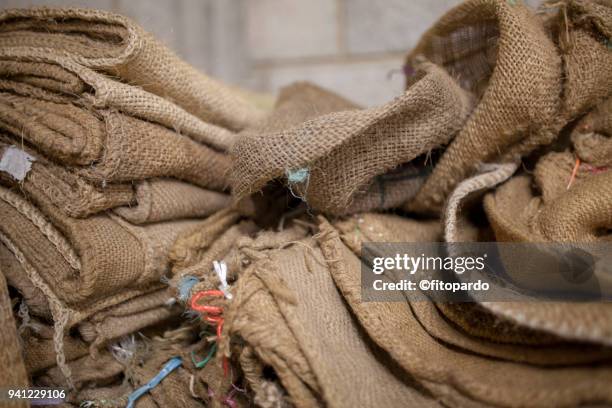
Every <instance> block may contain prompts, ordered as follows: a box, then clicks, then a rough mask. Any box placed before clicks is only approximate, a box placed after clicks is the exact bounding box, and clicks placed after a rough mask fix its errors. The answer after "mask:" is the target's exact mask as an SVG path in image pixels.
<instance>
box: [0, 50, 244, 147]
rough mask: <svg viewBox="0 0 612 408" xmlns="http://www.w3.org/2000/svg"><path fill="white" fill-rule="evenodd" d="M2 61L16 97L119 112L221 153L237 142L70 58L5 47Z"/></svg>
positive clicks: (5, 86)
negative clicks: (178, 134)
mask: <svg viewBox="0 0 612 408" xmlns="http://www.w3.org/2000/svg"><path fill="white" fill-rule="evenodd" d="M47 50H48V49H47ZM0 61H2V62H1V63H0V70H5V71H0V74H1V76H3V77H6V78H7V79H2V80H0V89H2V90H4V91H6V92H10V93H11V94H14V95H20V96H22V97H30V98H35V99H38V100H41V101H48V102H54V103H60V104H64V103H70V102H72V103H74V104H76V105H78V106H82V107H85V108H88V109H91V108H95V109H110V110H119V111H121V112H123V113H125V114H126V115H129V116H133V117H136V118H140V119H143V120H146V121H150V122H155V123H158V124H160V125H163V126H165V127H167V128H169V129H172V130H175V131H179V132H180V133H182V134H185V135H186V136H189V137H190V138H192V139H193V140H194V141H196V142H200V143H202V144H205V145H207V146H210V147H213V148H215V149H218V150H227V149H228V148H229V147H230V146H231V145H232V144H233V142H234V140H235V133H233V132H232V131H229V130H227V129H225V128H222V127H219V126H216V125H213V124H210V123H207V122H205V121H203V120H202V119H199V118H198V117H196V116H194V115H192V114H190V113H189V112H187V111H185V110H184V109H183V108H181V107H180V106H177V105H176V104H175V103H174V102H172V101H171V100H168V99H164V97H163V96H157V95H154V94H151V93H149V92H147V91H145V90H143V89H142V88H140V87H137V86H132V85H129V84H125V83H122V82H118V81H116V80H113V79H111V78H109V77H107V76H105V75H102V74H100V73H97V72H95V71H93V70H91V69H89V68H87V67H84V66H82V65H80V64H79V63H77V62H75V61H74V60H73V59H71V58H70V57H69V56H66V55H57V54H55V53H50V52H46V51H45V49H37V48H24V47H16V48H0ZM164 95H165V94H164Z"/></svg>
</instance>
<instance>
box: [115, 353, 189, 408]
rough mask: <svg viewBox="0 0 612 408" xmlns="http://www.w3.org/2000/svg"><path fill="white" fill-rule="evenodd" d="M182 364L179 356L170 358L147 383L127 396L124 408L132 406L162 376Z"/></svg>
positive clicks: (153, 386)
mask: <svg viewBox="0 0 612 408" xmlns="http://www.w3.org/2000/svg"><path fill="white" fill-rule="evenodd" d="M181 364H182V360H181V358H180V357H173V358H171V359H170V360H169V361H168V362H167V363H166V365H164V366H163V367H162V369H161V370H160V372H159V373H157V375H156V376H155V377H153V378H152V379H151V380H150V381H149V382H148V383H146V384H145V385H143V386H142V387H140V388H138V389H137V390H135V391H134V392H133V393H131V394H130V395H129V397H128V403H127V405H126V406H125V408H133V407H134V404H135V403H136V401H137V400H138V399H139V398H140V397H142V396H143V395H144V394H146V393H147V392H149V391H151V390H152V389H153V388H155V387H157V386H158V385H159V383H160V382H162V380H163V379H164V378H166V377H167V376H168V375H169V374H170V373H171V372H173V371H174V370H176V369H177V368H179V367H180V366H181Z"/></svg>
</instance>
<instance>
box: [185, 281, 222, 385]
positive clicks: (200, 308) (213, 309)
mask: <svg viewBox="0 0 612 408" xmlns="http://www.w3.org/2000/svg"><path fill="white" fill-rule="evenodd" d="M206 297H213V298H219V297H225V293H223V292H222V291H220V290H203V291H200V292H197V293H196V294H194V295H193V296H192V298H191V302H190V306H191V309H193V310H195V311H197V312H200V313H204V314H205V315H204V320H205V321H206V322H208V323H210V324H211V325H213V326H216V332H217V343H219V342H220V341H221V333H222V332H223V322H224V319H223V316H222V315H223V308H222V307H220V306H210V305H201V304H199V303H198V302H199V301H200V300H201V299H203V298H206ZM223 372H224V374H225V376H227V375H228V372H229V363H228V361H227V358H226V357H225V356H223Z"/></svg>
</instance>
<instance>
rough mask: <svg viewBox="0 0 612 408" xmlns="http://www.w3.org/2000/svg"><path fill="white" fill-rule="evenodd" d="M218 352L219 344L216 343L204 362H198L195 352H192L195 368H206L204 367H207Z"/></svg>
mask: <svg viewBox="0 0 612 408" xmlns="http://www.w3.org/2000/svg"><path fill="white" fill-rule="evenodd" d="M216 350H217V343H214V344H213V346H212V347H211V348H210V350H209V351H208V355H207V356H206V357H205V358H204V360H201V361H196V359H195V358H196V355H195V351H192V352H191V361H192V362H193V365H194V366H195V368H204V366H206V364H208V362H209V361H210V359H211V358H212V357H213V356H214V355H215V351H216Z"/></svg>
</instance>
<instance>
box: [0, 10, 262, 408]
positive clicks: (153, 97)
mask: <svg viewBox="0 0 612 408" xmlns="http://www.w3.org/2000/svg"><path fill="white" fill-rule="evenodd" d="M0 88H1V89H0V157H1V162H0V170H1V171H0V241H1V243H0V270H2V273H3V276H4V278H5V279H6V281H7V283H8V286H9V287H11V288H12V289H11V290H12V292H11V295H12V296H11V299H12V300H13V303H14V304H12V305H11V306H12V307H13V309H14V310H15V311H17V316H16V317H15V318H16V323H17V326H18V327H19V330H18V333H19V338H20V343H21V347H17V348H16V347H15V344H14V342H13V344H12V345H11V347H9V349H8V351H7V350H5V351H7V352H8V353H9V354H12V356H11V359H15V358H16V357H17V356H19V355H23V357H24V361H25V370H26V371H27V373H28V374H29V377H30V381H31V384H36V385H45V386H61V387H65V388H66V389H70V390H71V393H70V398H69V401H70V402H73V403H78V402H80V401H82V400H97V399H104V400H107V401H114V402H113V404H115V405H118V406H124V405H125V404H126V396H127V395H129V394H130V392H131V391H133V389H134V388H137V387H138V386H141V385H142V384H144V383H146V382H148V381H149V380H150V379H151V378H152V377H153V376H154V375H155V374H156V373H157V372H158V371H159V370H160V368H161V366H162V365H163V364H164V363H165V362H166V360H168V359H170V358H171V357H172V356H173V355H174V354H173V353H176V351H175V348H176V347H175V346H176V345H173V346H172V347H169V348H168V347H167V348H168V351H166V352H164V348H163V347H159V346H155V344H156V343H155V340H153V345H150V344H148V343H147V348H148V350H147V352H146V353H145V352H143V351H138V350H140V349H142V347H140V346H142V344H140V343H142V342H139V340H142V338H140V337H139V336H138V335H136V337H128V338H125V337H124V336H125V335H132V336H134V335H135V334H136V333H138V332H141V331H144V332H145V334H146V335H147V336H148V337H155V336H161V337H160V338H162V339H164V340H163V341H162V343H163V344H165V343H168V341H169V340H168V339H167V338H166V337H168V336H169V337H170V338H171V339H174V338H175V337H176V336H174V335H173V334H172V332H170V334H168V335H167V336H166V337H164V335H163V333H164V331H165V330H166V329H168V330H177V328H178V326H179V324H180V322H181V321H182V320H183V319H181V318H180V317H179V316H180V315H181V313H182V312H183V308H182V307H179V306H178V305H177V304H175V303H173V302H172V299H170V298H169V296H168V294H167V278H168V276H167V275H168V274H169V273H170V258H169V253H170V250H171V247H172V245H173V243H174V241H175V240H176V238H177V237H179V236H181V234H190V233H191V232H190V231H191V230H192V229H194V228H198V226H199V222H200V221H201V220H202V219H205V218H206V217H207V216H209V215H211V214H214V213H217V212H218V211H220V210H223V209H225V208H226V207H228V206H229V205H230V202H231V198H230V196H229V182H228V175H229V170H230V163H231V160H230V157H229V154H228V150H229V149H230V147H231V146H232V145H233V143H234V142H235V139H236V135H237V133H238V132H239V131H241V130H242V129H244V128H245V127H247V126H248V125H250V124H252V123H254V122H255V121H256V120H257V119H258V118H259V117H260V116H262V113H263V110H262V109H261V108H260V107H259V106H257V105H258V104H259V100H256V98H251V96H250V95H248V94H246V93H244V92H243V91H240V90H237V89H233V88H230V87H228V86H226V85H224V84H220V83H218V82H216V81H215V80H212V79H210V78H208V77H206V76H204V75H203V74H201V73H199V72H198V71H196V70H195V69H194V68H193V67H191V66H189V65H188V64H186V63H185V62H183V61H182V60H180V59H179V58H178V57H177V56H176V55H174V54H173V53H172V52H171V51H170V50H168V49H167V48H166V47H164V46H163V45H162V44H161V43H159V42H158V41H157V40H155V39H154V38H152V36H151V35H150V34H148V33H146V32H145V31H144V30H143V29H142V28H140V27H139V26H137V25H136V24H134V23H133V22H131V21H130V20H128V19H126V18H124V17H121V16H117V15H114V14H111V13H106V12H99V11H93V10H57V9H44V8H43V9H30V10H6V11H3V12H2V13H1V14H0ZM164 282H166V283H164ZM5 286H6V285H5ZM13 289H14V291H13ZM2 296H3V298H5V297H6V300H7V301H8V297H7V295H6V290H3V294H2ZM3 300H5V299H3ZM9 310H10V309H9ZM7 324H8V323H7ZM13 324H14V323H13ZM186 324H187V325H188V326H186V327H183V328H181V330H182V331H179V333H183V335H182V337H181V336H178V338H177V339H176V344H180V345H182V347H181V352H185V353H187V354H186V356H187V358H186V359H185V361H188V359H189V350H187V347H188V346H189V345H190V344H192V343H194V344H195V343H196V341H195V340H196V339H197V333H198V332H199V330H198V329H197V327H195V326H193V325H191V326H189V324H188V322H187V323H186ZM152 327H153V328H154V327H162V329H159V330H157V331H155V330H153V329H151V328H152ZM190 328H191V332H193V333H195V337H193V333H191V332H190V331H189V329H190ZM146 330H149V331H150V332H147V331H146ZM185 333H187V334H189V333H190V334H189V335H187V334H185ZM190 336H191V337H190ZM15 339H16V337H15ZM118 339H121V341H122V344H124V346H121V345H117V344H115V343H116V341H117V340H118ZM126 342H127V343H126ZM125 344H127V345H125ZM137 346H138V347H137ZM151 350H153V351H151ZM185 350H187V351H185ZM111 351H112V353H111ZM137 351H138V352H137ZM129 356H132V357H130V358H129V359H128V357H129ZM128 360H129V361H128ZM137 360H138V361H139V363H138V364H132V363H134V362H135V361H137ZM181 370H183V368H181ZM183 374H184V373H181V372H179V375H181V381H182V379H183V377H182V376H184V375H183ZM21 378H23V376H21ZM176 381H179V380H178V379H177V380H176ZM24 384H27V383H23V381H21V385H24ZM180 384H181V385H180V387H182V386H183V385H184V386H185V387H184V391H185V392H186V393H187V394H186V395H185V396H181V398H183V399H184V398H187V397H188V398H189V399H191V397H190V396H189V395H188V382H187V383H180ZM4 385H7V383H6V382H3V386H4ZM11 385H19V384H17V383H15V384H11ZM168 387H170V386H168ZM175 387H177V388H180V387H179V385H175ZM170 388H171V387H170ZM163 389H166V388H163ZM180 389H181V391H183V388H180ZM160 390H162V388H159V389H156V391H155V393H157V394H160V393H161V394H163V392H165V393H166V394H168V395H166V396H164V395H155V394H154V393H153V394H152V399H151V398H149V397H147V398H149V400H150V401H148V402H147V401H146V400H147V398H144V399H142V400H141V401H140V402H139V406H140V404H149V405H155V404H157V405H158V406H172V404H179V405H180V404H181V401H182V399H181V398H176V397H175V396H172V397H169V395H170V394H169V393H171V391H168V390H167V391H163V392H162V391H160ZM172 392H174V391H172ZM79 393H82V395H81V394H79ZM175 394H176V392H175ZM204 395H205V394H204ZM165 398H166V399H168V401H166V400H165ZM143 401H144V402H143ZM201 405H202V404H201V403H198V406H201ZM177 406H178V405H177ZM181 406H185V404H182V405H181Z"/></svg>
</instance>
